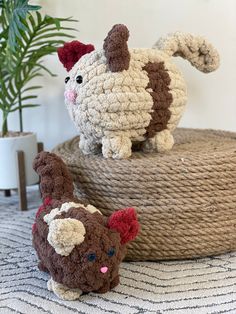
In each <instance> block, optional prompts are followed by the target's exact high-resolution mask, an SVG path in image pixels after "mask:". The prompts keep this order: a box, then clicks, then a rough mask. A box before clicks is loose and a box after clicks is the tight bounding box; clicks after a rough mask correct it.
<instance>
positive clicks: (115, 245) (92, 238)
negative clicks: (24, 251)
mask: <svg viewBox="0 0 236 314" xmlns="http://www.w3.org/2000/svg"><path fill="white" fill-rule="evenodd" d="M33 166H34V169H35V171H36V172H37V173H38V174H39V175H40V178H41V183H40V188H41V193H42V198H43V205H42V206H40V208H39V210H38V212H37V214H36V219H35V223H34V224H33V227H32V234H33V245H34V248H35V250H36V252H37V255H38V258H39V269H40V270H43V271H47V272H48V273H49V274H50V276H51V278H50V279H49V281H48V289H49V290H52V291H53V292H54V293H55V294H56V295H57V296H58V297H60V298H62V299H65V300H74V299H78V298H79V297H80V295H81V294H82V293H83V292H90V291H96V292H99V293H105V292H107V291H109V290H110V289H112V288H113V287H115V286H116V285H118V283H119V265H120V263H121V261H122V259H123V258H124V256H125V253H126V243H128V242H129V241H131V240H132V239H134V238H135V237H136V235H137V233H138V231H139V224H138V221H137V216H136V213H135V210H134V209H133V208H126V209H124V210H119V211H116V212H114V213H113V214H112V215H111V216H110V217H109V221H107V218H106V217H105V216H103V215H102V213H101V212H100V211H99V210H98V209H96V207H94V206H92V205H85V203H82V202H81V200H80V199H78V198H76V197H74V196H73V181H72V178H71V176H70V174H69V171H68V170H67V167H66V166H65V164H64V163H63V161H62V160H61V158H59V157H58V156H56V155H55V154H52V153H48V152H41V153H39V154H38V155H37V157H36V158H35V161H34V165H33Z"/></svg>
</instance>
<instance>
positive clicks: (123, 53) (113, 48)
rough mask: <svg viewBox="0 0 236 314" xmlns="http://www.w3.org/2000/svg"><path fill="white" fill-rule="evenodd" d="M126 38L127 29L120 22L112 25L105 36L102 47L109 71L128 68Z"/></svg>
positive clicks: (128, 59) (128, 55)
mask: <svg viewBox="0 0 236 314" xmlns="http://www.w3.org/2000/svg"><path fill="white" fill-rule="evenodd" d="M128 38H129V30H128V29H127V27H126V26H125V25H122V24H117V25H114V26H113V28H112V29H111V30H110V32H109V33H108V35H107V37H106V38H105V40H104V44H103V49H104V50H105V56H106V58H107V63H108V67H109V69H110V70H111V72H121V71H123V70H128V68H129V62H130V54H129V49H128V45H127V41H128Z"/></svg>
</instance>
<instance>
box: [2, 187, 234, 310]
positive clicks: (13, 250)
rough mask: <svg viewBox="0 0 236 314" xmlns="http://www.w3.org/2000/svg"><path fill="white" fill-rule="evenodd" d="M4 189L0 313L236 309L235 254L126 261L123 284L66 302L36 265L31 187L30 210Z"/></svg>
mask: <svg viewBox="0 0 236 314" xmlns="http://www.w3.org/2000/svg"><path fill="white" fill-rule="evenodd" d="M17 201H18V197H17V195H13V196H12V197H10V198H5V197H3V195H2V194H1V193H0V282H1V285H0V314H8V313H24V314H25V313H27V314H34V313H51V314H58V313H62V314H64V313H88V314H91V313H96V314H104V313H122V314H126V313H127V314H131V313H133V314H138V313H171V314H182V313H188V314H195V313H197V314H200V313H212V314H213V313H215V314H216V313H236V254H235V253H231V254H226V255H222V256H217V257H212V258H204V259H197V260H188V261H179V262H178V261H172V262H160V263H153V262H152V263H151V262H146V263H144V262H140V263H137V262H136V263H123V264H122V267H121V270H120V274H121V284H120V285H119V286H118V287H116V288H115V289H114V290H113V291H111V292H109V293H106V294H104V295H97V294H95V293H91V294H89V295H84V296H82V297H81V300H80V301H73V302H69V301H62V300H59V299H58V298H57V297H56V296H55V295H54V294H53V293H51V292H49V291H47V289H46V282H47V279H48V275H47V274H44V273H42V272H40V271H39V270H38V269H37V258H36V256H35V253H34V250H33V249H32V246H31V225H32V222H33V219H34V215H35V211H36V209H37V207H38V205H39V203H40V200H39V193H38V191H37V190H36V189H35V188H34V189H30V190H29V191H28V201H29V210H28V211H27V212H19V211H18V209H17V207H18V205H17Z"/></svg>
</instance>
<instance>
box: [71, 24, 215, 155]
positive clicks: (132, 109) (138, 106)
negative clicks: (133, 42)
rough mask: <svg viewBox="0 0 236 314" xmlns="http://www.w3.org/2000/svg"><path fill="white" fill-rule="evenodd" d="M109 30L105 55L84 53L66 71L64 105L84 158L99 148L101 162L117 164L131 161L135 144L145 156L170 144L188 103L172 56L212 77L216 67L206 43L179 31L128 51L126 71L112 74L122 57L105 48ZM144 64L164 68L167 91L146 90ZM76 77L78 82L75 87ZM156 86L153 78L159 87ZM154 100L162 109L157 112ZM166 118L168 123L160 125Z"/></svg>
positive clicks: (120, 27) (148, 76)
mask: <svg viewBox="0 0 236 314" xmlns="http://www.w3.org/2000/svg"><path fill="white" fill-rule="evenodd" d="M113 29H114V30H115V31H116V34H119V31H120V30H122V32H123V33H124V32H125V31H126V30H127V29H126V27H125V26H124V25H116V26H114V27H113ZM113 29H112V30H111V32H110V33H109V34H108V37H107V38H106V40H105V41H106V46H105V45H104V47H105V48H104V49H105V50H104V49H100V50H94V51H92V52H90V53H87V54H85V55H84V56H82V57H81V58H80V59H79V60H78V62H77V63H75V65H74V66H73V68H72V69H71V70H70V71H69V81H68V82H67V84H66V95H68V94H69V95H70V93H73V95H74V97H68V98H66V106H67V108H68V111H69V114H70V116H71V119H72V120H73V121H74V123H75V125H76V127H77V129H78V131H79V133H80V134H81V140H80V148H81V150H82V151H83V152H84V154H91V153H92V154H94V153H97V152H99V151H100V149H101V146H102V153H103V156H104V157H105V158H117V159H120V158H128V157H130V156H131V153H132V143H133V142H143V145H142V147H143V149H144V150H145V151H159V152H164V151H166V150H170V149H171V148H172V146H173V144H174V140H173V136H172V134H171V133H172V132H173V130H174V129H175V128H176V126H177V125H178V123H179V120H180V118H181V116H182V114H183V110H184V107H185V104H186V100H187V93H186V84H185V82H184V79H183V76H182V74H181V73H180V71H179V70H178V68H177V67H176V66H175V65H174V64H173V63H172V60H171V57H172V56H181V57H183V58H185V59H187V60H188V61H189V62H190V63H191V64H192V65H193V66H195V67H196V68H197V69H198V70H200V71H202V72H211V71H214V70H215V69H217V67H218V66H219V55H218V53H217V51H216V50H215V49H214V47H213V46H212V45H211V44H209V43H208V42H207V41H206V40H205V39H204V38H202V37H199V36H194V35H191V34H184V33H180V32H177V33H174V34H170V35H168V36H167V37H166V38H161V39H160V40H159V41H158V42H157V44H156V45H155V46H154V48H153V49H128V48H127V49H128V50H127V51H126V54H124V58H125V56H126V57H127V54H128V55H129V59H128V60H126V61H127V62H126V63H125V64H126V65H127V64H128V65H129V67H128V68H127V69H124V70H120V71H117V72H114V68H116V69H117V68H119V62H121V61H120V56H119V59H117V61H116V60H114V59H115V58H116V54H115V52H116V50H115V49H116V47H113V46H114V45H116V43H113V42H111V43H110V46H109V36H111V34H112V31H113ZM127 32H128V30H127ZM123 33H122V34H123ZM115 38H116V37H115ZM117 38H118V37H117ZM121 39H122V36H121V37H120V38H119V40H121ZM112 40H113V41H114V37H113V39H112ZM117 40H118V39H117ZM125 44H126V43H125ZM112 45H113V46H112ZM119 45H120V46H121V45H122V42H121V43H119ZM120 46H119V47H120ZM107 47H108V48H107ZM121 48H122V47H121ZM106 49H111V51H107V50H106ZM112 49H113V50H112ZM123 49H124V50H125V49H126V47H125V46H124V47H123ZM122 51H123V50H122ZM121 53H122V52H121ZM108 55H109V56H110V58H109V62H110V63H111V62H117V64H116V66H115V67H114V64H113V67H111V64H110V63H109V62H108V59H107V56H108ZM147 64H149V65H151V66H152V65H154V66H155V65H157V64H159V65H161V66H162V65H163V70H162V79H163V78H164V79H163V84H164V85H165V86H164V85H163V86H164V87H163V88H162V89H160V90H159V92H156V90H154V89H153V88H152V87H150V86H151V85H152V83H153V81H152V78H151V76H152V75H153V74H152V73H149V72H148V71H146V70H145V69H144V68H145V66H146V65H147ZM121 66H122V65H121ZM154 74H155V73H154ZM78 75H79V76H81V77H82V83H79V84H78V82H77V78H78ZM157 75H158V73H157ZM157 77H158V76H157ZM159 81H160V80H159V79H158V78H157V81H156V82H157V84H158V83H160V82H159ZM167 82H168V84H167ZM154 85H155V84H154ZM167 93H168V94H167ZM163 95H164V96H163ZM155 97H156V98H155ZM163 97H165V98H163ZM168 97H169V100H170V97H171V103H170V105H167V104H166V99H167V98H168ZM162 98H163V99H162ZM73 99H74V100H75V101H72V100H73ZM155 99H156V101H157V104H158V106H159V107H158V108H160V109H156V111H155ZM158 101H159V102H158ZM154 111H155V112H154ZM161 111H162V112H161ZM162 113H163V114H162ZM163 115H164V116H163ZM168 115H169V116H168ZM167 116H168V121H166V122H164V119H166V117H167ZM153 119H154V120H153ZM153 121H154V123H153V126H154V127H158V125H160V127H159V129H158V131H156V132H155V133H154V136H152V137H148V136H147V129H148V128H149V127H150V124H151V123H152V122H153Z"/></svg>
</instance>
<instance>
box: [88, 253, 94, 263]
mask: <svg viewBox="0 0 236 314" xmlns="http://www.w3.org/2000/svg"><path fill="white" fill-rule="evenodd" d="M87 259H88V261H89V262H93V261H95V259H96V254H95V253H90V254H88V256H87Z"/></svg>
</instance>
